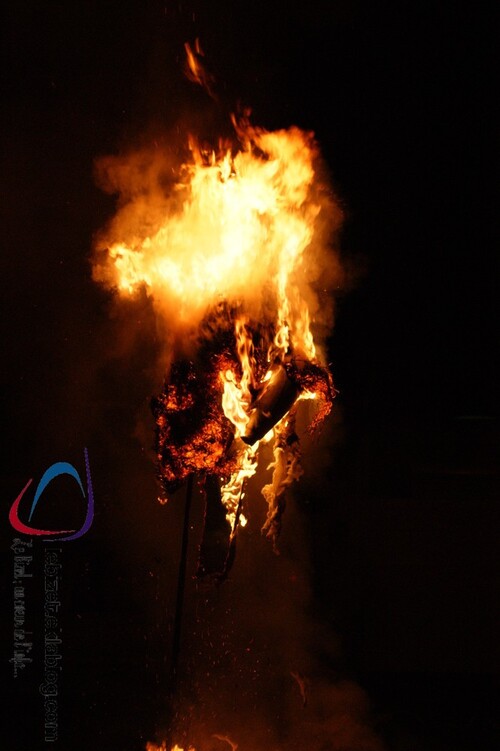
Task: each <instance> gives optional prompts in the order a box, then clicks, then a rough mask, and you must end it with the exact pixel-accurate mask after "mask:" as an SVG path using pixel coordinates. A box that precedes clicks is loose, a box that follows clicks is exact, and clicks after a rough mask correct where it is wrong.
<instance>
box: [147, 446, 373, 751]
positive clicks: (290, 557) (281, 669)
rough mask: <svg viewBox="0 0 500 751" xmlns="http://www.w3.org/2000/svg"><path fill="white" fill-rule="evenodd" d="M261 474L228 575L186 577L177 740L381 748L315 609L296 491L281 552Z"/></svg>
mask: <svg viewBox="0 0 500 751" xmlns="http://www.w3.org/2000/svg"><path fill="white" fill-rule="evenodd" d="M310 450H311V451H313V450H314V448H313V447H312V446H311V447H310ZM262 474H263V473H260V476H259V473H258V474H257V475H256V477H255V478H253V479H252V480H251V481H250V483H249V488H248V494H247V497H248V504H249V505H251V507H252V509H251V510H252V513H251V514H249V523H248V525H247V527H245V529H242V530H240V532H239V536H238V553H237V557H236V561H235V564H234V567H233V569H232V571H231V574H230V577H229V579H228V581H227V582H226V583H225V584H224V585H223V586H221V587H219V588H215V587H213V586H209V585H207V584H203V583H196V582H194V581H193V580H191V581H190V582H189V583H188V591H187V593H186V605H187V610H186V613H185V619H184V630H183V642H182V653H181V655H182V658H181V666H180V676H181V680H180V683H179V687H178V688H179V690H178V697H177V702H176V707H177V717H176V721H175V723H174V727H175V730H176V732H175V733H174V735H173V738H174V740H175V741H176V742H177V743H178V744H179V745H180V746H181V747H182V746H183V744H184V747H185V748H187V747H188V744H189V743H190V744H192V745H193V746H194V748H196V751H223V750H224V749H225V748H226V747H227V746H226V745H224V742H222V741H220V740H217V739H216V738H214V735H215V734H218V735H220V736H226V737H227V738H229V739H230V740H231V741H232V742H233V743H235V744H237V746H238V751H256V749H259V751H260V750H261V749H266V751H305V749H307V751H382V750H383V748H384V746H383V744H382V742H381V740H380V739H379V738H378V736H377V734H376V732H375V731H374V730H373V725H372V717H371V712H370V706H369V701H368V699H367V696H366V695H365V693H364V692H363V690H362V689H361V688H360V687H359V686H357V685H356V683H355V682H353V681H352V680H350V679H349V678H348V677H346V676H345V675H343V674H342V671H341V669H340V663H341V650H340V645H339V640H338V637H336V636H335V634H333V633H332V632H331V631H330V629H329V628H328V627H327V626H325V625H324V624H322V623H321V621H320V620H318V618H317V617H316V616H315V613H314V607H313V595H312V591H311V586H310V573H311V572H310V565H309V560H310V554H309V546H310V544H311V542H313V541H310V540H308V539H307V534H306V529H307V527H306V523H305V518H304V515H303V514H302V513H301V511H300V504H299V502H298V501H299V499H298V498H297V497H293V496H291V497H289V498H288V508H287V514H286V517H285V522H284V526H283V532H282V536H281V538H280V555H278V556H276V555H275V554H273V553H272V551H271V549H270V547H269V546H268V545H267V544H266V542H265V540H264V539H263V538H262V536H261V534H260V526H261V525H262V522H263V518H264V516H265V504H264V502H263V500H262V499H261V498H260V495H259V487H260V486H261V484H262V482H263V481H264V478H263V476H262ZM199 521H200V519H197V518H196V515H195V518H194V519H193V527H194V529H199V526H198V524H199ZM192 544H193V548H194V547H195V545H196V541H193V543H192ZM192 555H193V556H195V551H194V549H193V550H192ZM159 737H162V731H161V730H160V733H159ZM163 737H164V734H163Z"/></svg>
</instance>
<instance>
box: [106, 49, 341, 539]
mask: <svg viewBox="0 0 500 751" xmlns="http://www.w3.org/2000/svg"><path fill="white" fill-rule="evenodd" d="M186 51H187V55H188V66H189V70H190V76H191V78H192V80H196V81H197V82H198V83H201V84H202V85H204V86H205V88H207V87H208V86H209V82H208V79H206V76H205V74H204V71H203V67H202V66H201V63H200V59H199V58H200V55H202V52H201V48H200V47H199V45H198V44H197V45H196V47H195V49H194V50H192V49H191V48H190V47H189V46H188V47H187V48H186ZM204 76H205V78H204ZM233 124H234V126H235V134H236V135H235V138H234V142H233V143H225V144H220V145H219V148H218V149H217V150H206V149H204V148H202V147H201V146H200V145H199V144H198V143H197V142H196V139H195V138H193V137H189V139H188V149H187V152H186V153H185V158H184V159H183V162H182V163H181V164H180V165H176V164H172V162H171V158H170V157H169V152H168V151H167V150H166V149H165V150H164V151H162V150H161V149H159V148H158V149H156V150H155V152H150V151H142V152H139V153H136V154H133V155H131V156H129V157H125V158H107V159H103V160H102V161H101V162H100V164H99V172H100V175H101V180H102V183H103V185H104V187H105V188H106V189H107V190H109V191H110V192H119V193H120V195H121V207H120V209H119V211H118V213H117V214H116V216H115V217H114V219H113V220H112V221H111V223H110V225H109V226H108V228H107V230H106V231H105V232H104V233H103V234H102V235H101V237H100V238H99V242H98V245H97V252H96V258H95V266H94V276H95V278H96V279H97V280H99V281H101V282H103V283H106V284H108V285H109V286H111V287H113V288H116V289H117V290H118V292H119V293H120V295H124V296H133V295H135V294H136V293H138V292H139V291H140V290H145V291H146V293H147V295H148V296H150V297H151V299H152V301H153V304H154V306H155V308H156V310H157V312H158V314H159V315H160V316H161V318H162V320H163V321H164V322H165V327H166V329H167V331H168V334H167V335H166V346H167V348H168V350H169V353H170V356H171V358H172V359H173V360H174V364H173V367H172V368H171V371H170V373H169V375H168V379H167V382H166V384H165V388H164V390H163V392H162V394H161V395H160V396H159V397H158V398H157V399H156V400H155V401H154V404H153V412H154V415H155V418H156V423H157V453H158V465H159V472H160V477H161V480H162V482H163V484H164V487H165V490H166V491H167V492H168V491H171V490H173V489H175V488H176V487H178V485H179V484H180V483H181V482H182V481H183V480H185V479H186V478H187V477H188V476H189V475H190V474H192V473H197V474H198V475H199V476H202V477H203V476H207V475H214V476H216V477H217V478H219V481H220V501H221V503H222V504H223V506H224V508H225V511H226V519H227V522H228V524H229V527H230V533H229V534H230V540H232V539H233V538H234V535H235V532H236V528H237V526H238V524H240V525H244V524H245V522H246V519H245V516H244V515H243V513H242V505H243V500H244V496H245V492H244V486H245V482H246V480H247V479H248V478H249V477H251V476H252V475H253V474H254V473H255V471H256V469H257V465H258V453H259V444H260V442H269V441H273V442H274V448H273V452H274V461H273V463H272V465H271V466H270V468H272V469H273V475H272V479H271V482H270V483H268V484H267V485H265V487H264V488H263V491H262V492H263V495H264V497H265V499H266V501H267V503H268V515H267V520H266V522H265V525H264V528H263V531H264V532H265V534H266V535H267V536H268V537H270V538H271V540H272V541H273V543H274V544H275V542H276V537H277V534H278V532H279V527H280V517H281V513H282V511H283V508H284V503H283V494H284V492H285V490H286V488H287V487H288V486H289V485H290V483H291V482H292V481H293V480H295V479H297V478H298V477H299V476H300V475H301V471H302V470H301V468H300V450H299V445H298V439H297V436H296V434H295V431H294V424H295V414H296V410H297V404H298V402H300V401H301V400H304V399H315V400H316V402H317V405H318V406H317V413H316V417H315V418H314V420H313V424H312V426H311V429H312V428H313V427H316V426H317V425H318V424H319V423H320V422H321V421H322V419H323V418H324V417H325V416H326V415H327V414H328V412H329V411H330V408H331V402H332V399H333V396H334V388H333V383H332V379H331V375H330V373H329V371H328V369H327V367H326V366H325V364H324V362H323V361H322V353H321V351H320V350H318V349H317V346H316V343H315V341H314V337H313V331H312V328H311V321H312V322H313V323H314V322H316V323H318V324H319V325H322V326H323V327H324V326H325V324H326V325H328V323H329V321H328V314H327V313H325V309H324V308H325V305H324V303H325V300H326V298H324V299H323V300H321V299H320V296H321V293H322V292H326V289H325V286H326V284H328V281H329V280H330V282H331V279H332V267H333V268H335V267H336V264H335V260H334V256H333V255H332V253H331V252H330V250H329V247H328V240H329V233H330V231H331V229H332V228H334V227H335V226H336V225H338V223H339V220H340V212H339V210H338V208H337V206H336V205H335V204H334V202H333V200H332V198H331V195H330V194H329V191H328V189H327V188H326V187H325V185H324V183H322V181H321V180H320V178H319V177H318V165H319V163H320V162H319V154H318V149H317V146H316V144H315V142H314V138H313V136H312V134H310V133H305V132H303V131H301V130H299V129H298V128H290V129H289V130H280V131H277V132H273V133H270V132H267V131H265V130H264V129H261V128H255V127H252V126H251V125H250V123H249V121H248V119H246V118H243V119H242V120H240V121H237V120H236V119H235V118H233Z"/></svg>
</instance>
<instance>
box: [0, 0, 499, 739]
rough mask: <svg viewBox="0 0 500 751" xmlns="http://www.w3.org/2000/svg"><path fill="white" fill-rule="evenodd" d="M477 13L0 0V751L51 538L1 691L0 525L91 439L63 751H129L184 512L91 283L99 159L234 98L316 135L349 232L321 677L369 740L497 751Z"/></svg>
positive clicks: (489, 257) (344, 242) (492, 457)
mask: <svg viewBox="0 0 500 751" xmlns="http://www.w3.org/2000/svg"><path fill="white" fill-rule="evenodd" d="M490 15H491V16H492V15H493V14H492V12H491V13H489V11H488V8H487V7H486V4H485V7H484V8H480V7H479V6H478V5H477V4H470V5H469V6H468V7H467V6H466V5H464V4H461V5H460V6H459V4H458V3H452V2H446V1H443V2H439V1H437V0H436V1H435V2H418V3H417V2H416V3H406V2H399V3H388V2H379V3H369V2H362V1H361V0H352V1H351V2H348V0H332V1H331V2H327V0H323V1H320V0H313V1H312V2H308V3H300V4H295V5H292V3H285V2H282V0H276V1H275V2H272V1H271V2H269V3H268V4H266V3H263V2H261V1H260V0H259V1H258V2H253V3H251V4H247V3H243V2H240V1H239V0H232V2H230V1H229V0H223V1H221V2H213V3H208V2H205V3H202V2H201V0H199V2H194V0H186V2H183V3H181V2H172V3H171V2H156V1H155V0H143V2H139V1H137V2H132V1H130V0H125V2H116V1H115V0H112V1H111V2H109V1H108V2H94V1H93V0H88V1H87V2H85V1H84V0H76V2H71V3H62V2H54V3H44V4H42V3H35V2H34V1H33V0H27V1H26V2H23V3H13V2H11V3H9V7H8V8H7V9H6V14H5V20H4V23H3V24H2V26H3V36H4V38H3V44H2V49H3V54H4V60H3V66H2V67H3V80H2V86H3V92H2V170H1V175H2V196H3V200H2V222H1V226H2V241H3V249H2V256H1V257H2V273H1V279H2V295H1V300H2V306H3V311H2V313H3V314H2V325H3V331H2V350H3V357H2V363H3V367H2V391H1V394H2V406H1V409H2V414H1V419H2V425H3V428H4V430H3V445H2V453H3V457H4V461H3V466H4V471H3V473H2V497H3V499H4V523H3V524H2V525H1V529H2V570H3V571H5V572H6V578H5V582H4V585H5V592H4V593H3V603H4V607H3V609H2V613H3V616H4V617H3V622H4V624H5V636H3V638H2V644H3V645H4V646H5V650H2V664H3V667H5V666H7V668H6V671H7V672H6V677H5V678H4V679H3V680H2V691H3V694H2V706H3V707H4V708H7V707H9V710H8V712H3V713H2V714H5V715H6V716H7V718H8V719H9V722H8V723H7V725H6V728H5V730H3V729H2V731H1V733H2V734H1V736H0V737H1V741H0V745H1V746H2V749H3V748H5V749H7V750H8V751H10V750H11V749H12V751H17V749H23V750H24V749H28V748H30V749H38V748H47V747H48V746H50V744H45V743H44V742H43V729H41V726H42V725H43V720H42V714H41V712H42V710H41V703H40V700H39V695H38V694H37V692H38V685H39V683H40V670H41V668H40V659H41V654H39V652H37V650H39V649H40V642H39V639H38V635H39V634H40V632H41V630H42V626H41V623H40V622H39V621H40V613H41V609H42V602H41V593H40V591H39V588H37V587H38V584H37V581H38V582H39V581H40V579H41V577H42V569H41V561H42V559H43V555H42V553H43V548H42V545H38V547H37V551H38V552H37V556H38V557H37V558H36V560H35V561H34V564H33V565H34V572H35V575H34V578H33V582H31V584H30V586H31V587H32V591H29V593H28V594H29V598H30V599H29V607H30V612H29V613H28V620H30V619H31V622H32V625H33V632H34V642H35V648H34V649H35V659H34V663H33V665H32V666H31V667H30V670H31V673H29V674H28V673H27V674H26V675H23V676H21V677H19V678H17V679H16V680H14V679H13V678H12V671H11V666H10V665H9V663H8V662H7V660H8V659H9V657H10V656H11V654H12V629H13V625H12V620H13V619H12V584H11V579H12V576H11V574H12V558H13V553H12V551H11V550H10V549H9V546H10V545H11V543H12V539H13V537H14V536H15V533H14V530H12V529H11V527H10V525H9V522H8V510H9V508H10V505H11V503H12V501H13V500H14V498H15V497H16V496H17V495H18V493H19V492H20V490H21V488H22V487H24V485H25V484H26V482H27V480H28V479H29V478H30V477H33V478H35V482H37V481H38V479H37V478H39V477H40V476H41V475H42V474H43V472H44V471H45V469H46V468H47V467H48V466H49V465H50V464H52V463H53V462H55V461H68V462H71V463H72V464H74V465H75V467H77V468H78V469H79V471H81V472H83V467H84V464H83V448H84V446H87V447H88V449H89V456H90V461H91V468H92V477H93V484H94V493H95V498H96V516H95V520H94V524H93V527H92V529H91V531H90V532H89V533H88V535H86V536H85V537H83V538H82V539H80V540H77V541H75V542H74V543H66V547H65V548H64V550H63V557H64V561H63V579H62V585H61V586H62V597H61V600H62V601H63V613H62V615H61V623H62V624H63V630H64V640H63V641H64V645H63V651H64V667H63V669H62V671H61V673H62V679H61V681H62V683H61V689H60V718H59V733H60V740H59V742H58V744H55V745H56V747H58V748H59V749H60V750H61V751H66V750H68V751H69V749H70V748H71V749H75V750H77V751H79V750H80V749H82V751H87V750H88V751H90V749H94V748H100V749H101V748H102V749H104V748H106V749H107V750H108V749H109V751H115V749H116V751H128V749H131V751H132V750H133V749H140V748H142V747H143V746H144V743H145V741H146V740H147V739H149V738H152V734H153V730H154V729H155V727H156V725H157V719H158V712H159V711H160V709H159V706H161V699H159V698H158V696H159V694H161V690H162V688H161V687H162V686H164V683H163V682H164V675H165V670H166V667H165V657H164V654H165V651H167V648H166V647H165V640H167V642H168V636H167V637H166V636H165V634H168V630H169V628H170V625H171V617H172V608H173V602H174V588H173V582H174V581H175V575H176V567H177V565H178V552H179V549H178V544H179V543H178V534H179V525H180V508H181V505H182V497H183V496H182V492H180V493H179V495H178V497H176V498H174V499H173V500H172V502H171V503H170V504H169V505H168V506H167V507H166V508H163V507H161V506H160V505H159V504H157V503H156V497H157V495H158V489H157V486H156V482H155V469H154V464H153V461H152V452H151V450H150V448H151V445H152V434H151V431H152V422H151V417H150V415H149V406H148V405H149V400H150V398H151V396H152V395H153V394H154V393H155V389H157V387H158V382H157V376H156V374H155V361H156V357H157V354H158V348H159V345H158V341H157V338H156V329H155V326H154V321H153V320H152V314H151V310H150V309H149V308H148V306H147V305H146V304H145V303H144V301H143V302H142V303H137V304H136V305H128V306H122V307H121V308H117V307H116V306H115V305H114V304H113V302H112V300H111V297H110V295H109V294H108V293H107V292H105V291H103V290H102V289H100V288H99V287H98V286H97V285H96V284H95V283H94V282H92V280H91V269H90V262H89V258H90V254H91V248H92V242H93V237H94V235H95V233H96V232H97V231H98V230H99V229H100V228H102V227H103V225H104V224H105V223H106V221H107V220H108V219H109V218H110V216H111V215H112V213H113V210H114V199H113V197H110V196H108V195H105V194H104V193H102V192H101V191H100V190H99V188H98V187H97V186H96V184H95V180H94V176H93V169H94V161H95V159H96V158H97V157H99V156H101V155H104V154H111V153H118V152H119V151H124V150H126V149H127V148H129V147H131V146H134V145H137V144H139V143H144V142H145V141H147V140H148V139H149V140H151V139H154V138H156V137H158V134H164V133H165V132H168V131H169V129H175V127H176V124H177V123H181V125H180V126H179V127H180V128H181V129H182V128H183V127H185V123H187V122H193V123H195V125H197V126H198V127H200V128H205V129H206V130H207V132H208V134H209V135H210V134H211V133H212V132H215V131H216V130H217V128H224V127H226V128H227V125H224V123H226V121H227V114H228V113H229V112H231V110H232V109H233V108H234V107H235V106H237V104H238V103H240V104H245V105H250V106H251V107H252V120H253V122H254V123H256V124H259V125H262V126H264V127H267V128H269V129H274V128H280V127H288V126H290V125H297V126H299V127H301V128H304V129H307V130H312V131H314V133H315V135H316V138H317V140H318V142H319V144H320V147H321V150H322V153H323V156H324V158H325V161H326V163H327V165H328V168H329V170H330V173H331V178H332V183H333V186H334V189H335V193H336V195H337V197H338V199H339V200H340V202H341V204H342V206H343V208H344V211H345V215H346V220H345V224H344V228H343V231H342V235H341V254H342V258H343V261H344V264H345V268H346V269H347V270H348V280H349V281H348V283H346V284H345V285H344V286H343V287H342V288H340V289H339V290H338V294H337V296H336V322H335V328H334V331H333V334H332V337H331V339H330V341H329V355H330V360H331V362H332V369H333V375H334V379H335V383H336V385H337V388H338V389H339V396H338V398H337V400H336V410H335V411H334V412H335V414H334V416H333V418H332V420H331V425H330V428H329V429H328V430H327V431H326V432H325V433H326V434H325V438H324V440H325V444H324V447H323V449H322V450H321V464H322V469H321V472H311V473H310V474H309V475H306V477H304V478H303V479H302V481H301V484H300V489H299V490H298V491H297V493H296V500H295V504H296V508H295V518H296V519H297V518H298V519H300V520H301V524H302V525H303V527H304V529H305V530H306V535H307V537H308V539H309V541H310V543H311V568H312V572H311V586H312V603H313V605H312V609H313V610H314V617H315V618H317V619H318V621H321V622H322V623H324V624H326V626H327V627H328V628H330V629H331V631H332V634H335V639H336V640H337V641H338V642H339V643H340V647H338V649H337V652H336V656H335V660H334V664H332V665H331V670H332V671H333V672H335V673H337V674H340V673H342V675H348V676H349V677H350V678H351V679H352V680H354V681H355V682H356V683H357V684H358V685H360V686H361V687H362V688H363V689H364V690H365V691H366V692H367V694H368V696H369V697H370V701H371V704H372V713H373V724H374V726H376V728H377V732H378V733H379V734H380V735H381V737H383V738H384V740H385V742H386V744H387V747H388V748H389V749H394V751H410V750H411V751H434V750H435V751H445V750H446V751H447V750H448V749H450V750H451V749H453V750H454V751H456V750H457V749H463V750H464V751H466V750H467V751H468V750H469V749H470V750H471V751H472V750H474V751H476V750H478V749H481V750H483V749H484V750H485V751H486V749H489V748H493V747H494V746H495V745H496V744H495V737H496V733H498V716H499V713H498V707H497V708H496V709H495V706H494V705H495V696H496V691H495V689H496V685H495V676H498V669H499V662H500V660H499V656H500V655H499V650H498V606H497V601H498V586H497V584H498V555H497V547H498V546H497V532H498V497H499V494H498V472H499V469H498V445H499V438H500V435H499V428H498V388H497V384H498V373H497V372H496V371H495V366H494V361H495V360H496V357H495V354H494V353H495V350H496V349H497V341H498V335H497V326H496V318H497V307H498V303H497V299H498V295H497V294H496V292H497V285H496V284H495V281H496V278H497V277H496V271H497V258H496V254H495V253H494V245H493V242H494V234H495V233H494V220H493V217H494V192H493V184H494V176H495V172H496V163H495V162H496V159H495V157H496V152H495V139H494V134H496V123H495V118H494V114H493V113H494V103H495V95H494V89H493V70H494V63H493V57H494V55H493V51H494V46H495V43H496V39H495V38H494V32H493V28H494V24H493V18H492V17H490ZM196 37H199V38H200V40H201V42H202V46H203V48H204V51H205V53H206V61H207V65H208V67H209V68H210V69H211V70H212V72H213V74H214V75H215V77H216V79H217V81H218V91H219V94H220V102H219V105H218V107H219V109H218V110H217V109H216V108H215V105H214V103H213V102H212V101H211V100H209V99H208V97H207V96H206V95H205V94H204V92H203V91H201V89H199V88H197V87H194V86H193V85H192V84H190V83H189V82H188V81H187V80H186V79H185V78H184V76H183V64H184V57H183V43H184V42H185V41H193V40H194V39H195V38H196ZM309 461H310V459H307V458H306V468H307V465H308V462H309ZM62 482H65V481H62ZM68 482H69V481H68ZM73 492H74V489H72V488H71V483H70V482H69V484H68V485H67V486H65V487H63V485H61V486H60V487H59V490H58V493H56V494H54V497H53V499H52V504H53V507H51V508H49V509H48V513H54V514H55V516H54V518H60V516H58V514H59V513H60V507H61V504H62V503H63V501H62V500H61V499H62V498H63V497H67V494H69V493H73ZM65 494H66V495H65ZM177 501H178V502H177ZM49 503H50V501H49ZM176 504H177V505H176ZM65 513H66V514H68V517H67V519H68V520H69V519H70V516H71V513H72V511H71V509H70V510H67V511H65ZM169 515H170V516H169ZM195 518H196V517H195ZM285 524H286V517H285ZM37 544H38V543H37ZM332 639H333V637H332ZM325 659H326V658H325ZM328 659H333V658H328ZM497 742H498V738H497ZM52 745H54V744H52ZM351 751H360V750H359V749H356V748H352V749H351Z"/></svg>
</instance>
